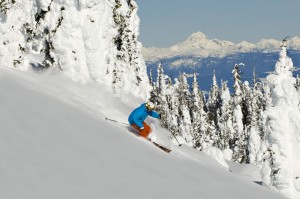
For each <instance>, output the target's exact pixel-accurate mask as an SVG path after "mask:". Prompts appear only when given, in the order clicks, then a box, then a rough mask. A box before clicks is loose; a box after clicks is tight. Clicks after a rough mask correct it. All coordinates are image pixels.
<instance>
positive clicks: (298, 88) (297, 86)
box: [296, 74, 300, 92]
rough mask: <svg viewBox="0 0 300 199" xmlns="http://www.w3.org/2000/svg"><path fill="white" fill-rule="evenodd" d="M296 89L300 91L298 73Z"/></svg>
mask: <svg viewBox="0 0 300 199" xmlns="http://www.w3.org/2000/svg"><path fill="white" fill-rule="evenodd" d="M296 89H297V90H298V91H299V92H300V75H299V74H297V78H296Z"/></svg>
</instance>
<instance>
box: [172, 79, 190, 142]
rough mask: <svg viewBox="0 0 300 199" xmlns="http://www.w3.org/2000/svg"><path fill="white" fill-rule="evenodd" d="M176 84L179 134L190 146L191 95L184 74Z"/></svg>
mask: <svg viewBox="0 0 300 199" xmlns="http://www.w3.org/2000/svg"><path fill="white" fill-rule="evenodd" d="M178 83H179V84H178V86H177V89H176V92H177V96H178V102H179V117H178V119H179V121H178V125H179V133H180V135H181V136H182V137H183V138H184V140H185V142H186V143H187V144H189V145H191V146H192V145H193V143H192V141H193V139H194V138H193V132H192V123H191V114H190V104H191V93H190V91H189V84H188V82H187V79H186V74H185V73H183V74H182V75H180V76H179V81H178Z"/></svg>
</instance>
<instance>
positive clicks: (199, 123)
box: [191, 73, 208, 150]
mask: <svg viewBox="0 0 300 199" xmlns="http://www.w3.org/2000/svg"><path fill="white" fill-rule="evenodd" d="M192 91H193V92H192V106H191V120H192V132H193V133H194V135H193V137H194V140H193V147H194V148H196V149H199V150H202V149H203V146H204V144H203V142H204V141H205V140H207V139H204V138H205V137H206V132H207V128H208V124H207V114H206V112H205V111H204V104H205V101H204V98H203V93H202V92H201V90H200V89H199V84H198V81H197V76H196V73H194V81H193V85H192Z"/></svg>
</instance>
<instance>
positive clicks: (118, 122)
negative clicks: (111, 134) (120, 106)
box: [105, 117, 129, 126]
mask: <svg viewBox="0 0 300 199" xmlns="http://www.w3.org/2000/svg"><path fill="white" fill-rule="evenodd" d="M105 119H106V120H108V121H112V122H115V123H119V124H123V125H126V126H129V124H127V123H124V122H119V121H117V120H113V119H110V118H107V117H106V118H105Z"/></svg>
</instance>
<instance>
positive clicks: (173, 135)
mask: <svg viewBox="0 0 300 199" xmlns="http://www.w3.org/2000/svg"><path fill="white" fill-rule="evenodd" d="M171 133H172V135H173V136H174V138H175V140H176V141H177V142H178V144H179V146H181V145H182V144H180V143H179V141H178V140H177V138H176V136H175V135H174V133H173V132H172V131H171Z"/></svg>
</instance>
